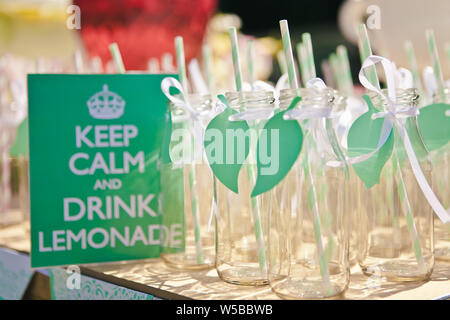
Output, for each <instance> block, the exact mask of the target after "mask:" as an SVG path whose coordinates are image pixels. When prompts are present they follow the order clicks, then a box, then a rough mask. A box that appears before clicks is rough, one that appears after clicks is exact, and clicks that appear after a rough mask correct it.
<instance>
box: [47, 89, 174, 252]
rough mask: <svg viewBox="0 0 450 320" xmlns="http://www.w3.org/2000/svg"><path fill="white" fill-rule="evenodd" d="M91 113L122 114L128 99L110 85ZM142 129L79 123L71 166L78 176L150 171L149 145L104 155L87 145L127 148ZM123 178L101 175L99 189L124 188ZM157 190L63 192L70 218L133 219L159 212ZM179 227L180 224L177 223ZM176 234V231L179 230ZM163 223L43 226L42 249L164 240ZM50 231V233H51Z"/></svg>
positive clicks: (105, 116)
mask: <svg viewBox="0 0 450 320" xmlns="http://www.w3.org/2000/svg"><path fill="white" fill-rule="evenodd" d="M87 104H88V107H89V112H90V115H91V116H92V117H93V118H96V119H117V118H120V117H121V115H122V114H123V111H124V107H125V101H123V100H122V99H121V97H120V96H118V95H116V94H114V93H111V92H109V91H108V87H107V86H106V85H105V86H104V87H103V91H102V92H99V93H97V94H96V95H94V96H93V97H92V98H91V99H90V100H89V101H88V103H87ZM138 134H139V130H138V128H137V127H136V126H135V125H129V124H125V125H119V124H110V125H87V126H79V125H77V126H75V141H74V142H75V146H76V149H77V150H78V151H80V152H76V153H75V154H73V155H72V156H71V157H70V159H69V163H68V166H69V169H70V171H71V173H72V174H74V175H77V176H103V175H126V174H129V173H130V172H134V171H136V170H137V172H139V174H143V173H144V172H145V169H146V167H145V157H144V151H142V150H139V151H137V152H130V151H122V150H121V151H110V152H108V153H107V154H108V156H106V157H105V156H104V155H103V154H102V152H100V151H98V152H96V153H95V154H94V156H91V155H90V154H89V153H88V152H82V151H83V149H86V148H87V149H88V150H91V149H97V150H101V149H102V148H108V149H110V150H111V149H112V148H127V147H130V146H131V145H132V144H133V140H134V139H136V137H137V136H138ZM121 188H122V180H121V179H119V178H114V179H95V184H94V186H93V190H108V189H109V190H120V189H121ZM154 198H155V194H153V193H150V194H127V199H123V198H122V197H120V196H119V195H106V196H104V197H103V199H102V198H100V197H97V196H88V197H87V198H86V199H81V198H78V197H65V198H63V205H62V208H63V215H64V221H65V222H75V221H80V220H82V219H87V220H88V221H93V220H96V221H98V219H99V220H112V219H121V218H122V217H123V216H125V217H129V218H132V219H142V218H144V216H145V215H149V216H152V217H157V213H156V212H155V211H153V210H152V208H151V207H150V202H151V201H152V200H153V199H154ZM175 227H176V226H175ZM175 234H176V232H175ZM159 236H160V226H159V225H158V224H150V225H148V226H147V227H146V228H143V227H142V226H140V225H135V226H134V227H131V228H130V226H120V227H117V228H115V227H110V228H100V227H96V228H93V229H91V230H87V229H86V228H82V229H81V230H79V231H78V232H74V231H72V230H53V231H52V234H51V235H48V236H47V234H44V232H39V251H40V252H50V251H65V250H72V248H73V247H74V246H78V247H77V248H81V249H83V250H84V249H86V248H87V247H89V248H94V249H100V248H104V247H106V246H110V247H112V248H114V247H116V245H118V243H121V244H122V245H123V246H126V247H129V246H131V247H132V246H134V245H135V244H136V243H137V242H141V243H142V244H144V245H159V243H160V240H159ZM47 237H48V238H47Z"/></svg>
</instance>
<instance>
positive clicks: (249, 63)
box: [247, 40, 256, 88]
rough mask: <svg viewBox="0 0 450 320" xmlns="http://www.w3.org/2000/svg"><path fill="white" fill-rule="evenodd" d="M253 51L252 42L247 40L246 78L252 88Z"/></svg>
mask: <svg viewBox="0 0 450 320" xmlns="http://www.w3.org/2000/svg"><path fill="white" fill-rule="evenodd" d="M254 54H255V53H254V50H253V40H249V41H248V44H247V66H248V76H249V81H250V85H251V86H252V88H253V84H254V83H255V80H256V77H255V68H254V63H253V62H254V59H255V57H254Z"/></svg>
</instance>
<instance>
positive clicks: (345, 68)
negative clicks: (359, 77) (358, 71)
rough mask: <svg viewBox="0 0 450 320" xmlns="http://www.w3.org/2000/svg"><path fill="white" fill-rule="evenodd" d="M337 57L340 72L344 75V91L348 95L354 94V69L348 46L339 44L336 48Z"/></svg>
mask: <svg viewBox="0 0 450 320" xmlns="http://www.w3.org/2000/svg"><path fill="white" fill-rule="evenodd" d="M336 53H337V58H338V59H339V60H338V61H339V73H340V75H341V77H342V81H343V86H342V91H343V92H344V93H345V94H347V95H353V94H354V91H353V80H352V71H351V69H350V60H349V58H348V52H347V48H346V47H345V46H343V45H339V46H338V47H337V49H336Z"/></svg>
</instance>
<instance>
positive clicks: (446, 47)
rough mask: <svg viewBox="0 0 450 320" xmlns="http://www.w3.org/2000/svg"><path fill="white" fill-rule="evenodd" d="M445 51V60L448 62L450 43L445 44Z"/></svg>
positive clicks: (449, 58) (449, 61)
mask: <svg viewBox="0 0 450 320" xmlns="http://www.w3.org/2000/svg"><path fill="white" fill-rule="evenodd" d="M445 53H446V54H447V62H448V63H449V64H450V43H446V44H445Z"/></svg>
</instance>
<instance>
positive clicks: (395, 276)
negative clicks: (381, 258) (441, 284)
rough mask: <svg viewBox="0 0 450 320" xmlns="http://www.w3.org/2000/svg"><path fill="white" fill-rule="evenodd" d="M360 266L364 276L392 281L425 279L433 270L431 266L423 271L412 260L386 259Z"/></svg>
mask: <svg viewBox="0 0 450 320" xmlns="http://www.w3.org/2000/svg"><path fill="white" fill-rule="evenodd" d="M360 267H361V270H362V272H363V273H364V274H365V275H366V276H369V277H371V276H376V277H380V278H385V279H386V280H388V281H394V282H414V281H417V282H421V281H427V280H428V279H429V278H430V276H431V273H432V272H433V267H431V268H428V269H427V270H425V271H423V270H420V268H419V267H418V266H417V263H416V262H415V261H413V260H411V261H408V260H407V261H386V262H380V263H378V264H374V265H363V264H360Z"/></svg>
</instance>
